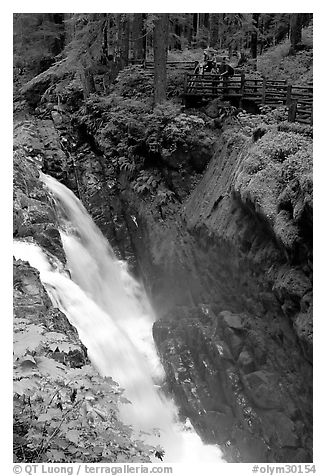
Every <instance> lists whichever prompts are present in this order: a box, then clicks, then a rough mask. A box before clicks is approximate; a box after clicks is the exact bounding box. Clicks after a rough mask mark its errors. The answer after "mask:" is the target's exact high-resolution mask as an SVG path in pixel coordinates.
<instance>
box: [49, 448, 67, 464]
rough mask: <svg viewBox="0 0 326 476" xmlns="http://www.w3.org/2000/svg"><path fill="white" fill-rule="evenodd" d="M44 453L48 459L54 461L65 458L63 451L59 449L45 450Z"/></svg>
mask: <svg viewBox="0 0 326 476" xmlns="http://www.w3.org/2000/svg"><path fill="white" fill-rule="evenodd" d="M46 455H47V457H48V459H49V460H50V461H54V462H58V461H65V459H66V455H65V453H64V452H63V451H59V450H50V451H47V453H46Z"/></svg>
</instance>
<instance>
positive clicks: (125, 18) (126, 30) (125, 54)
mask: <svg viewBox="0 0 326 476" xmlns="http://www.w3.org/2000/svg"><path fill="white" fill-rule="evenodd" d="M129 15H130V13H123V14H122V48H121V50H122V67H124V66H127V64H128V61H129V34H130V17H129Z"/></svg>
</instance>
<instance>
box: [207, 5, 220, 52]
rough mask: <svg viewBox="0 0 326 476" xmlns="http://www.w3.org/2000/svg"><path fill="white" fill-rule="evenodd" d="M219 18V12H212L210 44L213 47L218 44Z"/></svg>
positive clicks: (210, 18)
mask: <svg viewBox="0 0 326 476" xmlns="http://www.w3.org/2000/svg"><path fill="white" fill-rule="evenodd" d="M219 18H220V16H219V13H210V15H209V46H211V47H212V48H215V47H217V46H218V35H219V28H218V26H219Z"/></svg>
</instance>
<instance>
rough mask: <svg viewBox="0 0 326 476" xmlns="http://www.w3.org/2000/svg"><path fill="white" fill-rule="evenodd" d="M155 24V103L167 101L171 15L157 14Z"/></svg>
mask: <svg viewBox="0 0 326 476" xmlns="http://www.w3.org/2000/svg"><path fill="white" fill-rule="evenodd" d="M155 16H156V17H157V18H156V20H155V23H154V32H153V42H154V102H155V104H160V103H161V102H163V101H165V100H166V60H167V45H168V26H169V14H168V13H157V14H156V15H155Z"/></svg>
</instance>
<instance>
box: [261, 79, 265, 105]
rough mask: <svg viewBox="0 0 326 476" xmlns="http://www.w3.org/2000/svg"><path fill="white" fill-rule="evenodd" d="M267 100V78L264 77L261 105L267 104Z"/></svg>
mask: <svg viewBox="0 0 326 476" xmlns="http://www.w3.org/2000/svg"><path fill="white" fill-rule="evenodd" d="M265 99H266V78H265V76H264V77H263V84H262V89H261V103H262V104H265Z"/></svg>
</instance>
